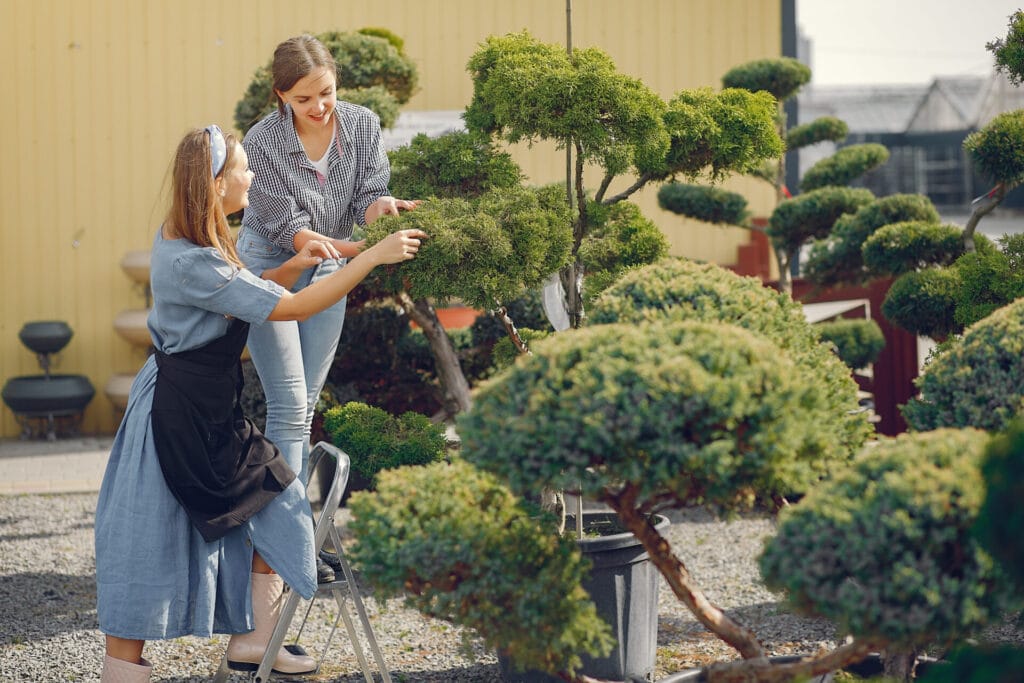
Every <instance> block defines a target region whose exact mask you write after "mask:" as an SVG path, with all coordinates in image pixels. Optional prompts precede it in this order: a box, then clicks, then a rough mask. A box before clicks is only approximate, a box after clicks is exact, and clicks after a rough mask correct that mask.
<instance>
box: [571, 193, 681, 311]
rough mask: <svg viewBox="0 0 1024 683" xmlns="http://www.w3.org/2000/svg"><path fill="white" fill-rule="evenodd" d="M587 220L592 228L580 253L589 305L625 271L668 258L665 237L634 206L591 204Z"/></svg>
mask: <svg viewBox="0 0 1024 683" xmlns="http://www.w3.org/2000/svg"><path fill="white" fill-rule="evenodd" d="M587 216H588V218H589V219H590V226H591V227H590V230H589V232H588V233H587V236H586V237H585V238H584V239H583V242H582V243H581V244H580V248H579V251H578V252H577V253H578V256H579V259H580V261H581V262H582V263H583V268H584V270H585V272H586V274H587V276H586V278H585V279H584V281H583V298H584V302H585V304H586V305H589V303H590V301H592V300H593V299H594V298H595V297H597V296H598V295H600V293H601V292H603V291H604V290H605V289H607V287H608V286H609V285H610V284H611V283H612V282H614V281H615V280H616V279H617V278H618V277H619V276H620V275H621V274H622V273H623V272H625V271H626V270H628V269H630V268H636V267H638V266H645V265H647V264H648V263H654V262H655V261H657V260H658V259H660V258H664V257H665V256H666V255H667V254H668V240H667V239H666V238H665V235H664V234H663V233H662V232H661V230H660V229H659V228H658V226H657V225H655V224H654V222H653V221H651V220H650V219H648V218H646V217H645V216H644V215H643V214H642V213H641V212H640V207H638V206H637V205H636V204H633V203H632V202H625V201H622V202H616V203H614V204H610V205H599V204H596V203H594V202H591V203H590V204H589V205H588V206H587Z"/></svg>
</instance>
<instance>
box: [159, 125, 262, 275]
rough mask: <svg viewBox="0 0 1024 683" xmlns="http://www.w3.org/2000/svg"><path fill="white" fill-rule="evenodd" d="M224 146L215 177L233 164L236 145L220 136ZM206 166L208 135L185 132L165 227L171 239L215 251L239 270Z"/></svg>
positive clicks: (230, 137)
mask: <svg viewBox="0 0 1024 683" xmlns="http://www.w3.org/2000/svg"><path fill="white" fill-rule="evenodd" d="M224 143H225V147H226V148H227V156H226V157H225V159H224V167H223V168H222V169H221V171H220V174H218V177H220V176H222V175H224V173H225V172H226V171H227V170H228V169H229V168H231V167H232V164H234V162H235V150H236V149H237V148H238V144H239V143H238V138H236V137H235V136H234V135H232V134H231V133H225V134H224ZM210 163H211V154H210V135H209V134H208V133H207V132H206V131H205V130H203V129H200V128H197V129H195V130H192V131H189V133H188V134H187V135H185V137H184V138H183V139H182V141H181V142H180V143H179V144H178V151H177V152H176V153H175V155H174V168H173V170H172V177H171V208H170V209H169V210H168V212H167V221H166V222H167V226H168V227H169V228H170V230H171V231H172V232H173V233H174V234H175V235H177V236H178V237H183V238H185V239H187V240H188V241H189V242H192V243H193V244H198V245H199V246H201V247H213V248H215V249H216V250H217V251H219V252H220V253H221V255H222V256H223V257H224V260H226V261H227V262H228V263H231V264H233V265H235V266H238V267H239V268H242V267H244V266H243V264H242V260H241V259H240V258H239V257H238V252H237V251H236V250H235V240H234V237H233V236H232V235H231V229H230V227H229V226H228V218H227V216H226V215H225V214H224V206H223V205H222V204H221V201H220V196H219V195H218V194H217V188H216V185H215V183H214V181H215V178H214V177H213V175H212V174H211V172H210Z"/></svg>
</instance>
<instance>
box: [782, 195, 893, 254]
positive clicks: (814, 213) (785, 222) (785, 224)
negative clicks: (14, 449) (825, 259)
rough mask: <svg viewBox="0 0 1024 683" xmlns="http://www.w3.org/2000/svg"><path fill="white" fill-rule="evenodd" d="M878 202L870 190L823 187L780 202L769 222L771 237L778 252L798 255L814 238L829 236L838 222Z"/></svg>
mask: <svg viewBox="0 0 1024 683" xmlns="http://www.w3.org/2000/svg"><path fill="white" fill-rule="evenodd" d="M874 198H875V196H874V195H873V194H871V190H866V189H864V188H856V189H855V188H852V187H822V188H820V189H817V190H811V191H809V192H804V193H803V194H799V195H797V196H796V197H793V198H792V199H787V200H785V201H782V202H779V204H778V206H776V207H775V210H774V211H772V215H771V217H769V219H768V235H769V236H770V237H771V238H772V243H773V244H775V245H776V248H782V249H784V250H786V251H790V252H793V251H796V250H797V249H799V248H800V246H801V245H802V244H803V243H804V242H806V241H807V240H809V239H811V238H821V237H825V236H826V235H828V233H829V231H830V230H831V229H832V226H833V224H834V223H835V222H836V220H837V219H838V218H839V217H840V216H842V215H843V214H847V213H855V212H856V211H857V210H858V209H860V208H861V207H862V206H865V205H867V204H870V203H871V201H872V200H873V199H874Z"/></svg>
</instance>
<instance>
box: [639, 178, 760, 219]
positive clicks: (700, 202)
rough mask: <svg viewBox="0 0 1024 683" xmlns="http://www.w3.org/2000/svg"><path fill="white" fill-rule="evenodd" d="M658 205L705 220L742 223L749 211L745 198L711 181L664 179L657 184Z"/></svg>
mask: <svg viewBox="0 0 1024 683" xmlns="http://www.w3.org/2000/svg"><path fill="white" fill-rule="evenodd" d="M658 206H660V207H661V208H662V209H664V210H666V211H671V212H672V213H674V214H678V215H680V216H687V217H689V218H694V219H696V220H699V221H704V222H705V223H717V224H722V225H743V224H744V223H745V222H746V220H747V218H748V215H749V212H748V211H747V199H746V197H744V196H743V195H741V194H739V193H737V192H730V191H729V190H723V189H722V188H720V187H714V186H712V185H691V184H688V183H676V182H672V183H665V184H664V185H662V186H661V187H660V188H658Z"/></svg>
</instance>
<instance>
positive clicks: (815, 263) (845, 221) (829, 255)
mask: <svg viewBox="0 0 1024 683" xmlns="http://www.w3.org/2000/svg"><path fill="white" fill-rule="evenodd" d="M901 221H922V222H926V223H938V222H939V212H938V211H936V210H935V206H934V205H933V204H932V202H931V200H930V199H928V197H926V196H924V195H920V194H894V195H889V196H888V197H882V198H881V199H876V200H875V201H874V202H872V203H871V204H868V205H867V206H863V207H861V208H860V209H859V210H858V211H857V213H855V214H853V215H852V216H843V217H841V218H840V219H839V220H837V221H836V224H835V226H834V227H833V230H832V234H831V235H830V236H829V237H828V238H826V239H823V240H819V241H817V242H815V243H814V244H813V245H812V246H811V251H810V255H809V257H808V259H807V263H806V264H805V266H804V275H805V276H806V277H807V279H809V280H811V281H812V282H814V283H815V284H818V285H821V286H824V287H828V286H831V285H836V284H843V283H855V284H859V283H861V282H863V281H864V279H865V276H866V271H865V269H864V260H863V257H862V255H861V249H862V247H863V245H864V242H865V241H866V240H867V239H868V237H870V236H871V235H872V234H873V233H874V232H875V231H876V230H878V229H879V228H881V227H882V226H884V225H889V224H890V223H899V222H901Z"/></svg>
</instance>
